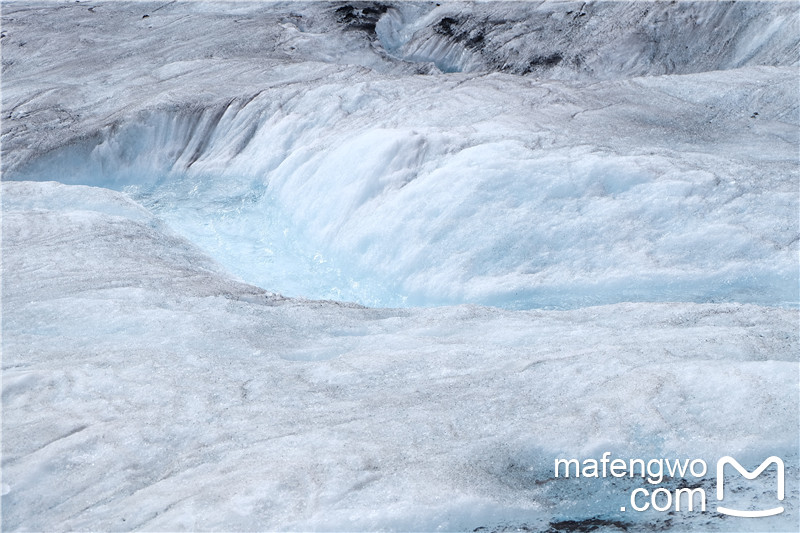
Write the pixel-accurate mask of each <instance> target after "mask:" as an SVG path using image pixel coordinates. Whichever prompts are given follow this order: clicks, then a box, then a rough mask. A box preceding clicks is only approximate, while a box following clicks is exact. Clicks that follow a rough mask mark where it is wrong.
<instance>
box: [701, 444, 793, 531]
mask: <svg viewBox="0 0 800 533" xmlns="http://www.w3.org/2000/svg"><path fill="white" fill-rule="evenodd" d="M772 463H775V467H776V468H777V469H778V500H780V501H783V493H784V479H783V478H784V473H783V470H784V467H783V461H782V460H781V459H780V458H779V457H776V456H774V455H773V456H772V457H767V459H766V460H765V461H764V462H763V463H761V465H760V466H759V467H758V468H756V469H755V470H753V472H748V471H747V470H746V469H745V468H743V467H742V465H740V464H739V462H738V461H737V460H736V459H734V458H733V457H730V456H727V455H726V456H725V457H723V458H721V459H720V460H719V461H717V499H718V500H720V501H722V500H723V498H724V497H725V488H724V482H725V465H726V464H730V465H731V466H733V468H735V469H736V470H738V471H739V473H740V474H741V475H743V476H744V477H745V478H747V479H755V478H756V477H758V476H759V474H761V472H763V471H764V470H766V469H767V467H768V466H769V465H771V464H772ZM717 512H719V513H722V514H727V515H731V516H740V517H744V518H760V517H763V516H773V515H776V514H781V513H782V512H783V507H782V506H780V507H773V508H772V509H764V510H762V511H740V510H738V509H728V508H727V507H722V506H718V507H717Z"/></svg>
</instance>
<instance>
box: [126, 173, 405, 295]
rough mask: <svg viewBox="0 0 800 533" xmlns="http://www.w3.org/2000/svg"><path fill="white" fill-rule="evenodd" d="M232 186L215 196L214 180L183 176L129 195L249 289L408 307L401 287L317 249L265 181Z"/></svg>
mask: <svg viewBox="0 0 800 533" xmlns="http://www.w3.org/2000/svg"><path fill="white" fill-rule="evenodd" d="M232 181H234V180H232V179H226V180H224V183H225V185H224V187H225V191H213V189H214V188H215V187H219V186H220V185H219V183H218V181H217V180H214V178H213V177H206V178H205V179H202V178H199V179H198V178H197V177H194V176H187V175H182V176H175V177H172V178H165V179H163V180H159V181H158V182H157V183H156V184H153V185H145V186H140V185H128V186H125V187H124V188H123V189H122V190H123V192H125V193H127V194H128V195H129V196H130V197H131V198H132V199H133V200H135V201H136V202H138V203H140V204H141V205H143V206H144V207H145V208H147V209H148V210H149V211H150V212H152V213H153V214H155V215H156V216H158V217H159V218H161V219H163V220H164V221H165V222H166V223H167V224H168V225H169V226H170V227H171V228H172V229H174V230H175V231H176V232H177V233H179V234H180V235H182V236H183V237H185V238H187V239H189V240H190V241H191V242H193V243H194V244H196V245H197V246H199V247H200V248H201V249H202V250H203V251H205V252H206V253H208V254H209V255H210V256H211V257H213V258H214V259H216V260H217V261H218V262H219V263H220V264H221V265H222V266H223V267H225V269H226V270H227V271H228V272H230V273H232V274H234V275H235V276H237V277H239V278H241V279H242V280H244V281H246V282H248V283H251V284H253V285H256V286H259V287H262V288H265V289H268V290H270V291H273V292H280V293H281V294H283V295H284V296H289V297H299V298H309V299H316V300H338V301H346V302H357V303H360V304H362V305H367V306H375V307H401V306H403V305H405V299H404V298H403V296H402V295H401V294H399V293H397V292H396V287H392V286H387V285H386V284H384V283H381V281H379V280H377V279H373V278H371V277H370V276H369V275H364V274H360V275H358V274H356V273H355V272H354V268H353V265H352V264H348V263H347V262H345V261H342V260H341V259H339V258H334V257H331V256H330V254H328V253H327V252H326V251H324V250H323V249H322V247H319V246H315V245H314V244H313V243H314V241H313V239H310V238H309V237H308V236H306V235H305V234H304V232H303V230H302V228H298V227H297V226H296V225H295V224H294V223H293V222H292V220H291V218H290V217H288V216H287V215H286V214H285V213H284V212H283V209H282V208H281V206H280V205H279V203H278V202H277V201H276V199H275V197H274V196H273V195H272V194H271V193H270V192H269V190H268V187H267V186H266V185H265V184H264V183H263V182H262V181H260V180H258V179H254V180H247V179H242V180H241V181H242V185H243V186H244V188H243V189H240V188H239V187H231V182H232ZM232 189H233V190H232ZM227 191H230V194H226V192H227ZM214 192H216V193H217V194H214Z"/></svg>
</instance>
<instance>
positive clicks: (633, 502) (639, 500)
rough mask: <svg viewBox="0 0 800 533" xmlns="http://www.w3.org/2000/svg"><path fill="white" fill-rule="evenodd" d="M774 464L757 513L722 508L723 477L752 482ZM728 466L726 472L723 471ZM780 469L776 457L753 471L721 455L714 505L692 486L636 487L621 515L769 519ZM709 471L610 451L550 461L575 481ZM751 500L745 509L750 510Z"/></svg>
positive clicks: (658, 479)
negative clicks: (680, 514) (690, 514)
mask: <svg viewBox="0 0 800 533" xmlns="http://www.w3.org/2000/svg"><path fill="white" fill-rule="evenodd" d="M773 465H774V466H775V469H776V475H775V480H776V487H775V492H774V499H773V498H770V499H769V500H770V501H767V500H768V499H767V497H766V496H768V494H763V495H759V499H763V501H760V500H759V501H758V502H757V505H759V506H760V508H757V509H739V508H735V507H726V506H725V505H723V502H724V500H725V486H726V482H725V474H726V472H727V473H728V474H731V473H732V472H736V473H738V474H740V475H742V476H743V477H744V478H745V479H747V480H751V481H752V480H754V479H756V478H757V477H758V476H760V475H761V474H762V473H764V472H765V471H766V470H767V469H768V468H769V467H770V466H773ZM726 466H729V467H730V468H728V469H726V468H725V467H726ZM784 471H785V466H784V464H783V460H782V459H781V458H780V457H777V456H774V455H773V456H771V457H768V458H767V459H765V460H764V462H762V463H761V464H760V465H759V466H758V467H757V468H755V469H754V470H753V471H749V470H747V469H746V468H744V467H743V466H742V465H741V464H740V463H739V462H738V461H737V460H736V459H734V458H733V457H731V456H728V455H726V456H725V457H722V458H720V459H719V460H718V461H717V471H716V499H717V505H715V506H713V508H712V506H711V504H710V502H708V500H707V497H708V495H707V494H706V491H705V489H703V488H702V487H700V486H696V485H695V486H692V485H691V484H684V485H688V486H683V487H678V488H675V489H674V490H670V489H669V488H666V487H658V488H653V487H650V490H648V489H647V488H643V487H639V488H636V489H633V490H632V491H631V492H630V507H628V506H627V505H626V506H622V507H620V509H619V510H620V511H622V512H626V511H627V510H628V509H629V508H630V509H631V510H633V511H636V512H643V511H647V510H649V509H652V510H654V511H658V512H671V511H673V510H674V511H676V512H681V511H688V512H701V513H704V512H706V511H707V510H708V509H711V510H713V511H716V512H718V513H721V514H725V515H730V516H737V517H742V518H763V517H766V516H774V515H777V514H780V513H782V512H783V511H784V508H783V506H782V505H780V504H779V502H782V501H783V499H784V494H785V472H784ZM707 473H708V465H707V464H706V462H705V461H704V460H703V459H691V460H690V459H683V460H679V459H673V460H670V459H650V460H648V461H645V460H644V459H629V460H628V461H625V460H624V459H611V452H605V453H603V455H602V456H601V458H600V459H599V460H598V459H592V458H590V459H584V460H583V461H582V462H579V461H578V459H556V460H555V477H556V478H558V477H565V478H569V477H575V478H580V477H584V478H601V477H602V478H605V477H608V476H609V475H610V476H611V477H614V478H623V477H630V478H633V477H636V476H641V477H642V479H643V480H645V481H646V482H647V483H649V484H650V485H660V484H662V482H664V479H665V477H668V478H669V479H670V480H673V481H674V480H676V479H681V478H683V479H686V477H687V476H691V477H694V478H695V479H702V478H703V477H704V476H705V475H706V474H707ZM752 506H753V503H752V502H751V503H750V504H749V505H748V507H752Z"/></svg>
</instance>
